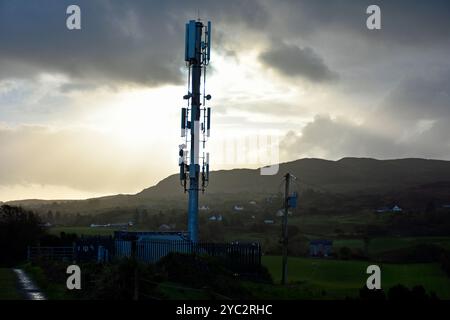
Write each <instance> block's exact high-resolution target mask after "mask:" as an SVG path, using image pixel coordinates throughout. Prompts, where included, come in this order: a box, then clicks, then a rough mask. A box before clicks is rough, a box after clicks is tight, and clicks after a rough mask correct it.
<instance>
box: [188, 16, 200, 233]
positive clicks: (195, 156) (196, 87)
mask: <svg viewBox="0 0 450 320" xmlns="http://www.w3.org/2000/svg"><path fill="white" fill-rule="evenodd" d="M202 29H203V24H202V23H201V22H196V23H195V59H194V60H193V64H192V82H191V83H192V97H191V130H190V131H191V149H190V150H191V154H190V157H191V159H190V167H189V205H188V232H189V237H190V240H191V241H193V242H197V241H198V191H199V173H200V164H199V147H200V82H201V76H202V61H201V53H202V47H201V46H202Z"/></svg>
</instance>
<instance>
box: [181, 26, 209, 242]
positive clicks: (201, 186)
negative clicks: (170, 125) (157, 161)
mask: <svg viewBox="0 0 450 320" xmlns="http://www.w3.org/2000/svg"><path fill="white" fill-rule="evenodd" d="M185 41H186V42H185V61H186V66H187V68H188V77H189V79H188V93H187V94H186V95H185V96H184V97H183V98H184V99H185V100H187V107H184V108H182V109H181V136H182V137H184V138H185V143H184V144H181V145H180V150H179V156H180V158H179V165H180V181H181V184H182V185H183V187H184V191H185V192H186V191H188V193H189V204H188V232H189V237H190V240H191V241H193V242H197V241H198V193H199V190H202V192H204V191H205V188H206V187H207V185H208V181H209V153H207V152H206V148H205V143H206V141H207V138H208V137H209V135H210V127H211V108H209V107H206V101H209V100H210V99H211V96H210V95H205V84H206V68H207V66H208V64H209V60H210V56H211V22H208V23H207V25H205V24H203V23H202V22H201V21H200V20H198V21H196V20H191V21H189V23H187V24H186V40H185ZM202 77H203V87H201V83H202ZM202 89H203V93H202ZM200 162H201V164H200ZM188 181H189V186H187V182H188Z"/></svg>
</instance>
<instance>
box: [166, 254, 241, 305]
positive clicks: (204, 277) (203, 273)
mask: <svg viewBox="0 0 450 320" xmlns="http://www.w3.org/2000/svg"><path fill="white" fill-rule="evenodd" d="M157 267H158V268H160V270H161V271H163V272H164V273H165V275H166V276H167V279H168V280H169V281H171V282H177V283H181V284H185V285H187V286H190V287H194V288H210V289H212V290H214V291H215V292H217V293H220V294H222V295H225V296H231V297H233V298H248V297H250V293H249V292H248V290H247V289H245V288H244V287H243V286H242V284H241V282H240V281H239V280H238V279H237V278H236V276H235V275H233V273H232V272H231V271H229V270H227V269H225V268H224V267H223V266H222V264H220V263H219V261H217V260H216V259H213V258H211V257H203V256H198V255H187V254H180V253H171V254H169V255H167V256H166V257H164V258H162V259H161V260H160V261H159V262H158V264H157Z"/></svg>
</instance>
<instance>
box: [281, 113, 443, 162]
mask: <svg viewBox="0 0 450 320" xmlns="http://www.w3.org/2000/svg"><path fill="white" fill-rule="evenodd" d="M437 132H439V133H441V134H442V133H445V135H444V136H441V137H439V138H438V140H435V139H436V138H437V135H436V133H437ZM397 138H398V137H397ZM448 138H449V133H448V130H446V129H445V128H444V126H442V123H440V124H439V125H438V126H436V127H435V128H433V129H431V130H430V131H427V132H426V133H425V134H423V135H419V136H418V138H417V139H416V140H415V141H411V140H399V139H395V138H393V137H389V136H387V135H383V134H381V133H378V132H375V131H371V130H370V129H368V128H367V127H366V126H363V125H355V124H353V123H350V122H347V121H345V120H342V119H336V120H333V119H331V118H330V117H328V116H318V117H316V118H315V119H314V120H313V121H312V122H310V123H309V124H307V125H306V126H305V127H304V128H303V130H302V134H301V135H298V134H296V133H295V132H292V131H291V132H288V133H287V134H286V136H285V137H284V138H283V139H282V140H281V142H280V152H281V156H282V158H284V159H292V158H300V157H311V156H314V157H316V156H319V157H323V158H326V159H339V158H343V157H349V156H351V157H374V158H405V157H417V156H418V155H420V157H425V158H441V159H448V158H449V157H450V144H449V142H448Z"/></svg>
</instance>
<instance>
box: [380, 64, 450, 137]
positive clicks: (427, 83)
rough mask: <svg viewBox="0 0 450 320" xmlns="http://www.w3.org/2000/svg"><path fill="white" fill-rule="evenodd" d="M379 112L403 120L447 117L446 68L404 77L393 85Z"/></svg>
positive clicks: (449, 83)
mask: <svg viewBox="0 0 450 320" xmlns="http://www.w3.org/2000/svg"><path fill="white" fill-rule="evenodd" d="M379 112H381V113H383V114H385V115H389V116H391V117H393V118H397V119H402V120H405V121H417V120H438V119H442V118H447V119H449V120H450V69H448V70H440V71H438V72H436V73H433V74H429V75H417V76H415V77H408V78H406V79H405V80H403V81H402V82H401V83H400V84H399V85H398V86H396V87H395V88H393V90H392V92H391V93H390V94H389V95H388V96H387V98H386V99H385V101H384V103H383V105H382V107H381V108H380V110H379ZM449 132H450V127H449Z"/></svg>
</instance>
